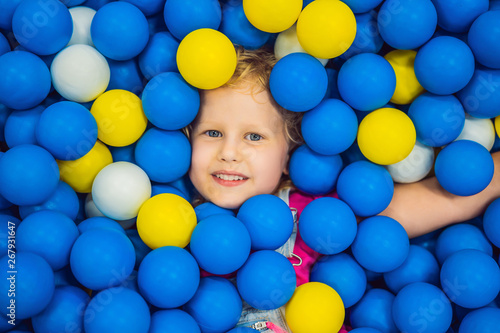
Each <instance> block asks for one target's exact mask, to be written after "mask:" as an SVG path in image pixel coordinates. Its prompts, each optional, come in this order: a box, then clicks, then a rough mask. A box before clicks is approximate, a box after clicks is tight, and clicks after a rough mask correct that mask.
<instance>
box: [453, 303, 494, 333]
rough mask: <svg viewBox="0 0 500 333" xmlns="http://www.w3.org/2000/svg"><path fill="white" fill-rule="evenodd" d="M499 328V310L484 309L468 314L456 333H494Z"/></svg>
mask: <svg viewBox="0 0 500 333" xmlns="http://www.w3.org/2000/svg"><path fill="white" fill-rule="evenodd" d="M498 327H500V309H498V308H493V307H484V308H481V309H477V310H474V311H472V312H469V313H468V314H467V315H466V316H465V317H464V319H462V322H461V323H460V328H459V330H458V333H474V332H481V333H495V332H497V331H498Z"/></svg>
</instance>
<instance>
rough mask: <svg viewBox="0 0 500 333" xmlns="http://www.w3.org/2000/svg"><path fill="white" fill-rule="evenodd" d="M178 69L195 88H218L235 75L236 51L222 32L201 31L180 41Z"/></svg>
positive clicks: (190, 34) (194, 32)
mask: <svg viewBox="0 0 500 333" xmlns="http://www.w3.org/2000/svg"><path fill="white" fill-rule="evenodd" d="M177 67H178V68H179V72H180V73H181V75H182V77H183V78H184V80H186V81H187V82H188V83H189V84H191V85H192V86H195V87H196V88H200V89H215V88H218V87H220V86H222V85H223V84H225V83H226V82H227V81H229V79H230V78H231V77H232V76H233V74H234V70H235V69H236V50H235V48H234V45H233V43H231V41H230V40H229V38H227V37H226V35H224V34H223V33H222V32H219V31H217V30H213V29H198V30H195V31H193V32H191V33H189V34H188V35H187V36H186V37H184V39H183V40H182V41H181V43H180V45H179V48H178V49H177Z"/></svg>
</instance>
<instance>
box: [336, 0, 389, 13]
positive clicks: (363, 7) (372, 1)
mask: <svg viewBox="0 0 500 333" xmlns="http://www.w3.org/2000/svg"><path fill="white" fill-rule="evenodd" d="M342 2H344V3H345V4H346V5H348V6H349V8H351V10H352V11H353V13H355V14H358V13H366V12H369V11H370V10H372V9H374V8H375V7H377V6H378V5H380V3H381V2H382V0H342Z"/></svg>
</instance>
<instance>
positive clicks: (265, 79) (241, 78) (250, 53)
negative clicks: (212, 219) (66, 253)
mask: <svg viewBox="0 0 500 333" xmlns="http://www.w3.org/2000/svg"><path fill="white" fill-rule="evenodd" d="M236 55H237V65H236V70H235V72H234V74H233V76H232V77H231V79H229V81H228V82H227V83H226V84H224V85H223V87H229V88H234V89H238V88H241V87H246V86H248V87H251V93H252V94H258V93H260V92H262V91H267V92H268V93H269V96H270V99H271V103H273V106H274V107H275V108H276V110H277V111H278V113H279V114H280V115H281V117H282V119H283V121H284V124H285V136H286V138H287V141H288V145H289V151H288V152H289V154H291V153H292V152H293V151H294V150H295V149H296V148H297V147H298V146H300V145H301V144H302V143H304V139H303V137H302V133H301V129H300V125H301V121H302V117H303V114H304V113H303V112H293V111H289V110H287V109H285V108H283V107H282V106H280V105H279V104H278V103H276V101H275V100H274V99H273V98H272V94H271V88H270V85H269V76H270V75H271V71H272V69H273V67H274V65H275V64H276V63H277V59H276V57H275V56H274V53H273V52H272V51H271V50H269V49H266V48H260V49H257V50H246V49H244V48H243V47H241V46H238V47H237V48H236ZM200 97H201V100H202V101H203V90H200ZM195 122H196V119H195V120H194V121H193V122H192V123H191V124H189V125H188V126H186V127H185V128H183V132H184V134H186V136H187V137H188V139H190V133H191V132H192V129H193V124H194V123H195ZM292 187H293V184H292V181H291V180H290V178H289V176H287V175H285V174H283V175H282V177H281V180H280V183H279V185H278V187H277V190H276V193H277V192H279V191H280V190H282V189H285V188H292ZM203 202H205V200H204V198H202V197H201V196H199V195H198V196H197V197H195V199H194V200H193V206H197V205H199V204H201V203H203Z"/></svg>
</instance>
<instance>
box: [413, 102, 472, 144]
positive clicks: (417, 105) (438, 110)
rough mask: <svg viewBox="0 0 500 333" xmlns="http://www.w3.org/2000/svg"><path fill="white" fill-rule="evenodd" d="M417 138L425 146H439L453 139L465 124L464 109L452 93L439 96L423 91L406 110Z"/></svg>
mask: <svg viewBox="0 0 500 333" xmlns="http://www.w3.org/2000/svg"><path fill="white" fill-rule="evenodd" d="M408 116H409V117H410V119H411V121H412V122H413V125H415V130H416V132H417V140H418V141H420V142H421V143H423V144H424V145H426V146H431V147H441V146H444V145H447V144H449V143H450V142H452V141H453V140H455V139H456V138H457V137H458V136H459V135H460V133H461V132H462V130H463V128H464V124H465V111H464V107H463V106H462V104H461V103H460V101H459V100H458V99H457V98H456V97H455V96H454V95H448V96H439V95H434V94H431V93H424V94H422V95H420V96H418V97H417V98H416V99H415V100H414V101H413V102H412V103H411V105H410V109H409V110H408Z"/></svg>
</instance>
